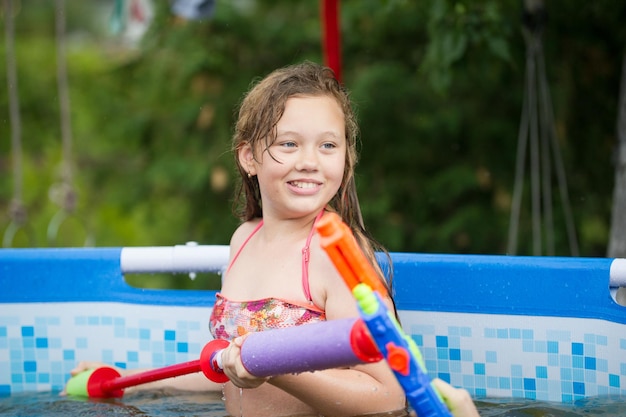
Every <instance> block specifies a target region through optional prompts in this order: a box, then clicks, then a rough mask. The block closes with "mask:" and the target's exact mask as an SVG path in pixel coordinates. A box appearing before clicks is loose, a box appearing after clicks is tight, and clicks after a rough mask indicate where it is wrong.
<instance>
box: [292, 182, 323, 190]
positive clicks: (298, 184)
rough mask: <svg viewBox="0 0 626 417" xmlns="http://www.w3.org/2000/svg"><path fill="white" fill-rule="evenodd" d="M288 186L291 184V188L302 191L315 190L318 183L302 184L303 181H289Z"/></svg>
mask: <svg viewBox="0 0 626 417" xmlns="http://www.w3.org/2000/svg"><path fill="white" fill-rule="evenodd" d="M289 184H291V185H292V186H294V187H296V188H302V189H310V188H315V187H318V186H319V183H317V182H304V181H290V182H289Z"/></svg>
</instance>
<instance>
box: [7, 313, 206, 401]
mask: <svg viewBox="0 0 626 417" xmlns="http://www.w3.org/2000/svg"><path fill="white" fill-rule="evenodd" d="M209 314H210V309H207V308H194V307H189V308H180V307H162V306H160V307H159V306H143V305H131V304H121V303H120V304H118V303H89V304H85V303H48V304H1V305H0V395H5V396H6V395H9V394H10V393H16V392H27V391H47V390H61V389H62V388H63V386H64V385H65V383H66V381H67V380H68V378H69V376H70V375H69V372H70V370H71V369H73V368H74V367H75V366H76V364H77V363H78V362H79V361H81V360H90V361H94V360H95V361H102V362H104V363H107V364H113V365H115V366H118V367H121V368H128V369H132V368H153V367H162V366H166V365H171V364H175V363H180V362H186V361H189V360H194V359H197V358H198V357H199V356H200V351H201V350H202V348H203V347H204V345H205V344H206V343H207V342H208V341H209V340H210V339H211V336H210V333H209V330H208V326H207V322H208V317H209Z"/></svg>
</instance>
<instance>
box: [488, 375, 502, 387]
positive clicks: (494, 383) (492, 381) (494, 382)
mask: <svg viewBox="0 0 626 417" xmlns="http://www.w3.org/2000/svg"><path fill="white" fill-rule="evenodd" d="M487 388H489V389H498V388H499V386H498V377H495V376H488V377H487Z"/></svg>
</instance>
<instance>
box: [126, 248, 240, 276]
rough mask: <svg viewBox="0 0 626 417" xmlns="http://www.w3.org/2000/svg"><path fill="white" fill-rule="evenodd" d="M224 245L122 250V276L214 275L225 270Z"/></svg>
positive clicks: (227, 250) (225, 255) (228, 252)
mask: <svg viewBox="0 0 626 417" xmlns="http://www.w3.org/2000/svg"><path fill="white" fill-rule="evenodd" d="M229 254H230V249H229V246H227V245H198V246H195V245H193V244H187V245H176V246H147V247H127V248H122V255H121V260H120V262H121V268H122V273H126V274H128V273H149V272H172V273H189V272H217V273H221V272H223V271H224V270H225V269H226V265H227V263H228V257H229Z"/></svg>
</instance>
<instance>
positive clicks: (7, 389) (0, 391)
mask: <svg viewBox="0 0 626 417" xmlns="http://www.w3.org/2000/svg"><path fill="white" fill-rule="evenodd" d="M10 396H11V386H10V385H4V384H0V397H10Z"/></svg>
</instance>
